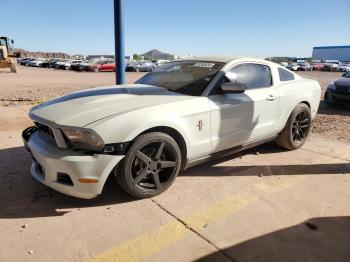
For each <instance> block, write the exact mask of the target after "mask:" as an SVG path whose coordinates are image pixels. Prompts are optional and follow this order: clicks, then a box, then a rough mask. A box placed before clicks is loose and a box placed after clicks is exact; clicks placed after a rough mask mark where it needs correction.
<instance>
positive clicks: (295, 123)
mask: <svg viewBox="0 0 350 262" xmlns="http://www.w3.org/2000/svg"><path fill="white" fill-rule="evenodd" d="M310 128H311V111H310V108H309V106H308V105H306V104H303V103H301V104H298V105H297V106H296V107H295V108H294V110H293V112H292V113H291V114H290V116H289V118H288V121H287V123H286V125H285V127H284V128H283V130H282V131H281V133H279V135H278V137H277V139H276V143H277V145H279V146H280V147H284V148H286V149H289V150H295V149H298V148H300V147H302V146H303V144H304V143H305V142H306V139H307V137H308V135H309V133H310Z"/></svg>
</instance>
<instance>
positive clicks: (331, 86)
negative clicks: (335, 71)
mask: <svg viewBox="0 0 350 262" xmlns="http://www.w3.org/2000/svg"><path fill="white" fill-rule="evenodd" d="M328 88H329V89H332V90H335V85H334V82H331V83H330V84H329V86H328Z"/></svg>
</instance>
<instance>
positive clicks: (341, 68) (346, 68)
mask: <svg viewBox="0 0 350 262" xmlns="http://www.w3.org/2000/svg"><path fill="white" fill-rule="evenodd" d="M337 71H338V72H350V64H340V65H338V67H337Z"/></svg>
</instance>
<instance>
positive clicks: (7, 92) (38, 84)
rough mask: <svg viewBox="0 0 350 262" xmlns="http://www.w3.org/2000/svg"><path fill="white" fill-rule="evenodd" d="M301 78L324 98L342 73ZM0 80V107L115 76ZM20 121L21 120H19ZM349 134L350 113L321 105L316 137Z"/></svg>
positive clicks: (22, 73) (26, 73) (26, 70)
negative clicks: (313, 82) (311, 81)
mask: <svg viewBox="0 0 350 262" xmlns="http://www.w3.org/2000/svg"><path fill="white" fill-rule="evenodd" d="M300 74H301V75H303V76H307V77H310V78H313V79H315V80H317V81H319V83H320V85H321V87H322V91H323V92H322V96H323V94H324V91H325V89H326V88H327V86H328V84H329V83H330V82H331V81H332V80H334V79H337V78H339V77H340V76H341V73H335V72H301V73H300ZM142 75H143V73H127V74H126V81H127V82H128V83H132V82H134V81H136V80H137V79H138V78H140V77H141V76H142ZM0 79H1V81H0V94H1V97H0V105H3V106H13V105H23V104H36V103H38V102H41V101H45V100H48V99H51V98H53V97H57V96H60V95H63V94H66V93H69V92H73V91H76V90H81V89H84V88H89V87H96V86H106V85H113V84H114V74H113V73H87V72H82V73H78V72H71V71H63V70H53V69H43V68H30V67H20V68H19V73H18V74H16V75H15V74H10V73H7V72H6V71H5V70H2V71H0ZM24 117H25V116H24ZM19 121H22V120H20V119H18V122H19ZM0 125H1V124H0ZM349 130H350V109H347V108H337V109H335V108H328V107H327V106H325V105H324V104H323V103H322V104H321V106H320V110H319V114H318V116H317V118H316V119H315V122H314V125H313V128H312V132H313V133H316V134H320V135H322V136H325V137H330V138H332V139H335V140H340V141H344V142H350V132H349Z"/></svg>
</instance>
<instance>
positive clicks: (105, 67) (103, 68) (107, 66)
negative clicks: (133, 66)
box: [95, 61, 115, 72]
mask: <svg viewBox="0 0 350 262" xmlns="http://www.w3.org/2000/svg"><path fill="white" fill-rule="evenodd" d="M95 71H96V72H114V71H115V63H114V61H105V62H103V63H102V64H100V65H98V66H97V68H96V70H95Z"/></svg>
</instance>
